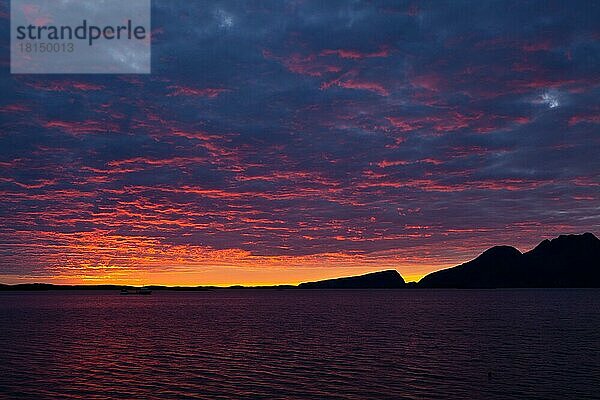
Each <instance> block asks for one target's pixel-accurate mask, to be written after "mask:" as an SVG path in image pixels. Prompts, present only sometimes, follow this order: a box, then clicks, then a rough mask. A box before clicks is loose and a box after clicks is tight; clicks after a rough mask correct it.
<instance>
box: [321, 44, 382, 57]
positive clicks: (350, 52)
mask: <svg viewBox="0 0 600 400" xmlns="http://www.w3.org/2000/svg"><path fill="white" fill-rule="evenodd" d="M389 54H390V52H389V50H388V49H387V48H386V47H383V48H381V50H379V51H376V52H373V53H361V52H359V51H356V50H346V49H325V50H323V51H321V53H320V54H319V55H321V56H330V55H337V56H338V57H339V58H350V59H355V60H356V59H362V58H373V57H387V56H389Z"/></svg>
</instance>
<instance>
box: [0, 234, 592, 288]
mask: <svg viewBox="0 0 600 400" xmlns="http://www.w3.org/2000/svg"><path fill="white" fill-rule="evenodd" d="M599 266H600V239H598V238H597V237H596V236H595V235H594V234H592V233H584V234H581V235H561V236H559V237H558V238H555V239H552V240H547V239H546V240H543V241H542V242H541V243H540V244H539V245H538V246H536V247H535V248H534V249H533V250H530V251H528V252H525V253H521V252H520V251H519V250H517V249H516V248H514V247H511V246H494V247H492V248H490V249H488V250H486V251H484V252H483V253H482V254H481V255H479V256H478V257H477V258H475V259H473V260H471V261H468V262H466V263H463V264H460V265H457V266H455V267H452V268H447V269H443V270H440V271H435V272H432V273H430V274H428V275H426V276H424V277H423V278H422V279H421V280H420V281H419V282H408V283H407V282H405V281H404V278H402V276H401V275H400V274H399V273H398V271H396V270H395V269H390V270H384V271H378V272H371V273H368V274H364V275H358V276H349V277H341V278H334V279H325V280H321V281H315V282H304V283H300V284H298V285H267V286H241V285H233V286H229V287H220V286H163V285H150V286H146V287H147V288H148V289H150V290H152V291H160V290H170V291H188V292H189V291H207V290H223V289H275V290H289V289H302V290H310V289H421V288H424V289H517V288H527V289H533V288H538V289H542V288H600V268H599ZM134 287H135V286H132V285H115V284H107V285H54V284H49V283H24V284H16V285H3V284H0V291H47V290H121V289H132V288H134Z"/></svg>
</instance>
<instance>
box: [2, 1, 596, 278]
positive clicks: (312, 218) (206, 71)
mask: <svg viewBox="0 0 600 400" xmlns="http://www.w3.org/2000/svg"><path fill="white" fill-rule="evenodd" d="M7 3H8V2H7V1H2V2H0V18H1V21H2V23H1V25H0V33H1V35H0V36H1V38H2V39H1V42H0V46H1V47H2V49H3V50H4V51H3V52H2V54H3V56H2V59H1V64H0V68H1V72H0V90H1V91H2V97H1V98H0V121H1V126H2V129H1V132H0V193H1V200H0V217H1V218H2V225H1V227H0V268H1V270H0V276H4V277H5V278H6V279H13V280H14V279H18V278H31V277H56V276H67V277H74V278H86V277H89V276H96V275H98V276H110V277H113V278H114V276H115V275H111V274H112V272H111V268H116V269H117V270H118V271H120V272H119V273H123V274H126V271H125V272H124V271H121V269H120V268H124V269H126V270H132V269H144V268H146V269H153V268H155V269H156V268H167V269H169V268H170V269H172V270H174V271H177V268H182V267H186V268H192V269H193V268H207V266H208V267H210V266H213V265H229V266H234V267H238V268H242V269H243V268H256V267H258V266H260V265H262V264H268V265H279V266H287V267H288V268H294V267H295V266H296V267H300V266H314V267H315V268H318V267H319V266H321V267H322V268H335V267H336V266H340V265H365V263H370V262H377V263H379V264H378V265H380V264H381V265H393V266H396V267H398V269H399V270H400V271H401V272H404V273H406V274H407V275H409V276H411V275H413V276H417V275H420V274H422V273H424V272H427V271H428V270H431V269H435V268H436V266H441V265H447V264H451V263H453V262H457V261H461V260H463V259H464V258H466V257H470V256H473V255H474V254H476V253H477V252H478V251H480V250H482V249H483V248H485V247H486V246H488V245H490V244H496V243H507V244H515V245H519V246H523V247H530V246H531V245H533V244H534V243H536V242H537V241H538V240H539V239H540V238H542V237H550V236H554V235H556V234H559V233H570V232H582V231H592V232H595V233H598V231H599V228H600V217H599V216H600V202H599V200H600V157H598V154H599V153H600V131H599V124H600V118H599V115H600V109H599V106H598V99H599V97H600V85H599V82H600V68H599V65H600V41H599V40H600V30H599V29H598V24H597V21H598V20H600V4H598V3H596V2H591V1H575V2H569V3H568V4H567V3H564V2H540V1H533V2H523V1H515V2H506V1H498V2H494V1H486V2H479V3H477V2H471V1H468V2H460V1H452V2H406V3H402V2H397V1H393V2H378V1H365V2H360V1H355V2H347V1H339V2H336V1H326V2H323V1H300V0H298V1H290V2H281V1H273V2H268V1H256V2H247V1H239V2H233V1H223V2H217V1H214V2H213V1H211V2H180V1H155V2H154V6H153V22H152V23H153V39H152V41H153V55H152V59H153V62H152V68H153V73H152V74H151V75H149V76H143V75H140V76H119V75H100V76H86V75H47V76H45V75H41V76H27V75H10V74H9V60H8V59H7V54H8V46H9V44H8V42H7V38H8V25H9V23H8V22H9V21H8V5H7ZM321 260H322V261H321ZM373 260H375V261H373ZM96 272H97V274H96ZM94 274H96V275H94ZM102 274H104V275H102ZM274 280H277V279H274Z"/></svg>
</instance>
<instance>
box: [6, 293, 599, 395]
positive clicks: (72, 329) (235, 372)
mask: <svg viewBox="0 0 600 400" xmlns="http://www.w3.org/2000/svg"><path fill="white" fill-rule="evenodd" d="M0 398H2V399H5V398H6V399H357V400H358V399H361V400H362V399H560V400H564V399H579V400H581V399H600V290H598V289H551V290H549V289H535V290H534V289H522V290H434V289H432V290H427V289H400V290H259V289H227V290H225V289H215V290H210V291H204V292H170V291H155V292H153V293H152V294H151V295H149V296H137V295H130V296H123V295H120V294H119V292H112V291H106V292H105V291H46V292H0Z"/></svg>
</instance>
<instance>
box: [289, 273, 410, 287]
mask: <svg viewBox="0 0 600 400" xmlns="http://www.w3.org/2000/svg"><path fill="white" fill-rule="evenodd" d="M404 286H406V283H405V282H404V279H402V276H400V274H399V273H398V271H396V270H393V269H391V270H386V271H379V272H372V273H370V274H365V275H359V276H350V277H346V278H335V279H327V280H323V281H317V282H306V283H301V284H300V285H298V287H299V288H301V289H395V288H401V287H404Z"/></svg>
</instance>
